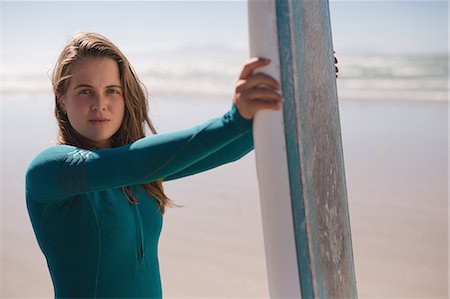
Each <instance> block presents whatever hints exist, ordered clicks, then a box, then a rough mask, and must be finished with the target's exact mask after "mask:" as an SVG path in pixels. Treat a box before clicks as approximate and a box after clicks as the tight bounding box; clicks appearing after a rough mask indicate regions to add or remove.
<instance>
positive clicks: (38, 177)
mask: <svg viewBox="0 0 450 299" xmlns="http://www.w3.org/2000/svg"><path fill="white" fill-rule="evenodd" d="M251 127H252V121H251V120H246V119H244V118H242V117H241V116H240V115H239V112H238V111H237V109H236V107H235V106H233V107H232V109H231V110H230V111H229V112H227V113H226V114H225V115H224V116H223V117H221V118H217V119H213V120H210V121H208V122H206V123H203V124H201V125H198V126H195V127H193V128H190V129H185V130H181V131H176V132H170V133H165V134H157V135H152V136H149V137H146V138H142V139H140V140H137V141H136V142H134V143H132V144H129V145H127V146H122V147H117V148H107V149H101V150H96V151H88V150H83V149H79V148H76V147H72V146H66V145H61V146H55V147H52V148H50V149H48V150H46V151H44V152H43V153H41V154H40V155H38V156H37V157H36V158H35V159H34V160H33V161H32V162H31V164H30V166H29V167H28V170H27V174H26V192H27V197H28V198H31V199H33V200H36V201H40V202H52V201H58V200H64V199H68V198H72V197H73V196H75V195H77V194H82V193H87V192H92V191H99V190H105V189H109V188H116V187H120V186H124V185H136V184H144V183H149V182H153V181H156V180H161V179H164V178H166V177H171V176H172V175H174V174H176V173H180V171H183V170H185V171H186V170H188V169H189V167H191V166H192V165H195V164H196V163H198V162H200V161H202V160H204V159H205V158H207V157H208V156H210V155H211V154H212V153H214V152H217V151H219V150H220V149H222V148H224V147H226V146H227V145H229V144H231V143H233V141H235V140H237V139H239V138H240V137H242V136H243V135H245V134H246V133H248V132H249V131H251ZM205 161H207V160H205ZM200 165H201V166H202V167H203V168H204V167H206V165H204V164H202V163H201V164H200Z"/></svg>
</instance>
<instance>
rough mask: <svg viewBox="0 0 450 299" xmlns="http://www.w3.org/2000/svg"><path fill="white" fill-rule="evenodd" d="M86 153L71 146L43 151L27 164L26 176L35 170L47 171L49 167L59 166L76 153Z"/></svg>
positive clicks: (54, 147)
mask: <svg viewBox="0 0 450 299" xmlns="http://www.w3.org/2000/svg"><path fill="white" fill-rule="evenodd" d="M83 151H84V152H88V150H83V149H80V148H77V147H75V146H71V145H55V146H51V147H49V148H46V149H44V150H43V151H41V152H40V153H39V154H37V155H36V156H35V157H34V158H33V159H32V160H31V162H30V163H29V165H28V168H27V175H28V174H29V173H30V172H34V171H35V170H37V169H39V170H44V171H45V170H47V169H48V168H49V167H52V166H55V165H57V164H58V165H59V164H60V162H63V161H67V160H68V158H69V157H70V156H73V155H74V154H76V153H82V152H83Z"/></svg>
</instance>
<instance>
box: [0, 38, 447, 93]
mask: <svg viewBox="0 0 450 299" xmlns="http://www.w3.org/2000/svg"><path fill="white" fill-rule="evenodd" d="M174 57H176V58H174ZM246 57H247V53H246V52H245V51H242V50H240V49H234V48H224V47H215V46H210V47H206V49H203V48H195V47H191V48H182V49H175V50H173V51H168V52H151V53H146V52H134V53H133V52H132V53H131V55H130V61H131V63H132V65H133V66H134V67H135V69H136V70H137V72H138V75H139V76H140V78H141V80H142V81H143V82H144V84H145V85H146V86H147V88H148V90H149V93H150V99H153V98H164V99H165V98H175V99H177V98H178V99H184V98H187V99H200V98H201V97H206V98H211V99H212V98H218V99H224V98H230V96H232V92H233V87H234V82H235V81H236V79H237V77H238V75H239V72H240V69H241V67H242V65H243V64H244V62H245V61H246V59H247V58H246ZM337 58H338V59H339V63H338V67H339V78H338V80H337V84H338V95H339V99H341V100H419V101H447V100H448V97H447V92H448V56H447V55H397V56H392V55H391V56H377V55H372V56H342V57H340V56H339V55H338V56H337ZM51 68H52V64H51V63H48V65H47V67H46V68H42V69H36V67H29V68H26V67H22V68H19V69H6V70H4V71H3V73H2V86H1V89H2V94H3V100H4V101H5V100H6V101H7V100H13V99H16V100H18V99H27V98H30V97H35V96H36V94H42V93H44V94H48V93H49V92H51V85H50V79H49V78H50V76H51Z"/></svg>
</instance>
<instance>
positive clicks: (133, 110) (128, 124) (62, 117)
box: [52, 33, 173, 213]
mask: <svg viewBox="0 0 450 299" xmlns="http://www.w3.org/2000/svg"><path fill="white" fill-rule="evenodd" d="M84 58H111V59H113V60H114V61H116V62H117V65H118V67H119V77H120V82H121V84H122V88H123V95H124V101H125V114H124V118H123V121H122V125H121V126H120V128H119V130H118V131H117V132H116V133H115V134H114V135H113V136H112V137H111V146H112V147H118V146H122V145H126V144H130V143H132V142H134V141H136V140H138V139H140V138H143V137H145V125H147V126H148V127H149V128H150V131H151V132H152V133H153V134H157V132H156V130H155V127H154V126H153V124H152V122H151V121H150V119H149V117H148V113H147V111H148V102H147V90H146V88H145V86H144V85H143V84H142V82H141V81H140V80H139V79H138V77H137V75H136V73H135V71H134V70H133V68H132V67H131V65H130V64H129V62H128V60H127V59H126V57H125V55H123V54H122V52H121V51H120V50H119V48H117V47H116V46H115V45H114V44H113V43H112V42H111V41H109V40H108V39H107V38H106V37H104V36H102V35H100V34H97V33H79V34H77V35H76V36H74V38H73V39H72V40H71V41H70V42H69V43H68V44H67V45H66V47H65V48H64V49H63V51H62V53H61V55H60V56H59V58H58V61H57V62H56V66H55V68H54V70H53V76H52V84H53V92H54V94H55V116H56V119H57V122H58V128H59V132H58V143H59V144H68V145H73V146H77V147H82V148H86V149H96V148H99V147H100V146H99V145H98V144H96V143H95V142H94V141H91V140H89V139H87V138H85V137H83V136H82V135H81V134H79V133H78V132H77V131H76V130H75V129H74V128H73V127H72V126H71V125H70V122H69V119H68V117H67V115H66V113H65V112H64V110H63V109H62V107H61V106H60V103H59V99H60V98H61V97H62V96H63V95H64V94H65V93H66V91H67V88H68V86H69V83H70V79H71V76H72V72H73V69H74V67H75V65H76V64H77V63H78V62H79V61H80V60H82V59H84ZM142 186H143V187H144V188H145V190H146V191H147V193H149V194H150V195H151V196H153V197H154V198H155V199H156V201H157V202H158V205H159V208H160V210H161V213H164V212H165V207H166V206H168V205H169V206H172V205H173V203H172V202H171V201H170V199H169V198H168V197H167V196H166V195H165V194H164V189H163V185H162V180H159V181H155V182H152V183H148V184H144V185H142Z"/></svg>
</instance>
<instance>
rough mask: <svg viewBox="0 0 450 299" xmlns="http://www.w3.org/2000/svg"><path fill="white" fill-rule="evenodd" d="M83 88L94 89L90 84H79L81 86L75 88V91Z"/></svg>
mask: <svg viewBox="0 0 450 299" xmlns="http://www.w3.org/2000/svg"><path fill="white" fill-rule="evenodd" d="M82 87H88V88H92V86H91V85H88V84H79V85H77V86H75V87H74V88H73V89H77V88H82Z"/></svg>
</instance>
